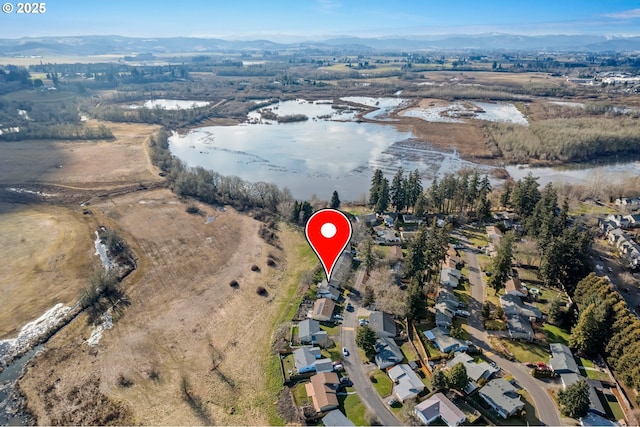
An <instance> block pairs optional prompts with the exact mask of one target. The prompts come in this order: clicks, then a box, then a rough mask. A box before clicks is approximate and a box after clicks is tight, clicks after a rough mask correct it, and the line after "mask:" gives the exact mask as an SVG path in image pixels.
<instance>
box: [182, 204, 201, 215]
mask: <svg viewBox="0 0 640 427" xmlns="http://www.w3.org/2000/svg"><path fill="white" fill-rule="evenodd" d="M185 212H187V213H190V214H198V213H200V209H198V207H197V206H194V205H189V206H187V209H185Z"/></svg>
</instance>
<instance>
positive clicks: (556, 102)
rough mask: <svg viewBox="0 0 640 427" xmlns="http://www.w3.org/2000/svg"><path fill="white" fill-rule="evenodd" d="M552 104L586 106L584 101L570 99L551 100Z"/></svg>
mask: <svg viewBox="0 0 640 427" xmlns="http://www.w3.org/2000/svg"><path fill="white" fill-rule="evenodd" d="M549 103H551V104H556V105H566V106H567V107H579V108H584V104H583V103H582V102H569V101H549Z"/></svg>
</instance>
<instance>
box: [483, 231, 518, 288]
mask: <svg viewBox="0 0 640 427" xmlns="http://www.w3.org/2000/svg"><path fill="white" fill-rule="evenodd" d="M514 241H515V237H514V236H513V233H506V234H505V235H504V237H503V238H502V239H501V240H500V244H499V245H498V251H497V252H498V253H497V254H496V256H495V258H493V261H492V266H493V274H492V275H491V277H489V279H488V280H487V284H488V285H489V286H490V287H492V288H493V290H494V291H495V293H496V294H497V293H498V291H499V290H500V289H502V288H504V284H505V282H506V281H507V280H508V279H509V276H510V275H511V261H512V260H513V243H514Z"/></svg>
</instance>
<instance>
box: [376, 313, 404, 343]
mask: <svg viewBox="0 0 640 427" xmlns="http://www.w3.org/2000/svg"><path fill="white" fill-rule="evenodd" d="M369 327H370V328H371V329H373V331H374V332H375V333H376V337H378V338H381V337H391V338H393V337H395V336H396V335H397V333H398V332H397V330H396V322H395V320H393V317H391V315H390V314H388V313H385V312H383V311H372V312H371V313H370V314H369Z"/></svg>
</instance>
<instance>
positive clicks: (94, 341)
mask: <svg viewBox="0 0 640 427" xmlns="http://www.w3.org/2000/svg"><path fill="white" fill-rule="evenodd" d="M110 311H111V309H109V310H107V311H105V312H104V313H103V314H102V316H100V317H102V323H100V324H99V325H97V326H96V327H94V328H93V331H91V336H89V338H88V339H87V344H89V345H90V346H91V347H95V346H97V345H98V343H99V342H100V339H101V338H102V333H103V332H104V331H105V330H107V329H111V328H113V318H112V317H111V313H110Z"/></svg>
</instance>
